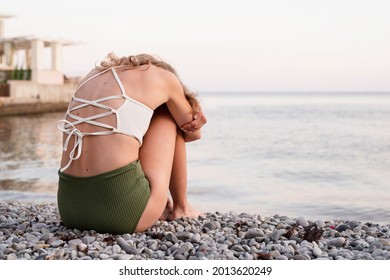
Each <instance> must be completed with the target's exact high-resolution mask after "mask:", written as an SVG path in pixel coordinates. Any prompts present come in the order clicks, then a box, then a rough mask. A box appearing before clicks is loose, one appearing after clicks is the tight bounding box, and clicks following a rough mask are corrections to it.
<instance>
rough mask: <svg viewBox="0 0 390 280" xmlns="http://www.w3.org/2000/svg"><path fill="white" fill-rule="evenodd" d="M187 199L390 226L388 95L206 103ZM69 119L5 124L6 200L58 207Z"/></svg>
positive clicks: (206, 99) (258, 96)
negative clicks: (59, 125)
mask: <svg viewBox="0 0 390 280" xmlns="http://www.w3.org/2000/svg"><path fill="white" fill-rule="evenodd" d="M200 96H201V99H202V103H203V107H204V111H205V113H206V115H207V117H208V123H207V125H206V126H204V129H203V138H202V139H201V140H200V141H197V142H194V143H189V144H188V146H187V147H188V164H189V167H188V169H189V187H188V188H189V198H190V201H191V202H192V204H194V205H195V206H197V207H198V208H199V209H200V210H203V211H208V212H215V211H221V212H228V211H234V212H237V213H241V212H247V213H253V214H261V215H262V216H269V215H274V214H280V215H287V216H291V217H297V216H305V217H306V218H309V219H339V218H340V219H351V220H360V221H371V222H376V223H386V224H388V223H390V93H272V94H271V93H240V92H236V93H202V94H201V95H200ZM62 117H63V113H51V114H42V115H28V116H13V117H0V199H1V200H8V199H10V200H21V201H22V200H23V201H37V202H38V201H55V199H56V190H57V186H56V183H57V170H58V167H59V158H60V154H61V133H60V132H59V131H57V129H56V126H55V122H56V121H57V120H58V119H60V118H62Z"/></svg>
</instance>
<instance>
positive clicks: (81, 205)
mask: <svg viewBox="0 0 390 280" xmlns="http://www.w3.org/2000/svg"><path fill="white" fill-rule="evenodd" d="M58 174H59V186H58V193H57V202H58V210H59V214H60V216H61V219H62V221H63V223H64V225H65V226H67V227H68V228H77V229H79V230H96V231H98V232H101V233H112V234H122V233H133V232H134V230H135V228H136V226H137V224H138V222H139V219H140V218H141V215H142V213H143V212H144V210H145V207H146V204H147V203H148V200H149V197H150V186H149V181H148V180H147V179H146V177H145V175H144V172H143V171H142V168H141V165H140V162H139V161H138V160H137V161H134V162H132V163H130V164H128V165H126V166H123V167H120V168H118V169H115V170H113V171H109V172H106V173H103V174H100V175H96V176H91V177H75V176H71V175H68V174H65V173H62V172H60V171H59V172H58Z"/></svg>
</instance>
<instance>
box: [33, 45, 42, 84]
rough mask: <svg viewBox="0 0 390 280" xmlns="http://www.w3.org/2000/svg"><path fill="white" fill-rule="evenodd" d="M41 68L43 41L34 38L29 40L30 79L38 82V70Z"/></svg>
mask: <svg viewBox="0 0 390 280" xmlns="http://www.w3.org/2000/svg"><path fill="white" fill-rule="evenodd" d="M42 68H43V41H42V40H39V39H35V40H33V41H32V42H31V80H32V81H34V82H38V80H39V78H38V76H39V71H40V70H42Z"/></svg>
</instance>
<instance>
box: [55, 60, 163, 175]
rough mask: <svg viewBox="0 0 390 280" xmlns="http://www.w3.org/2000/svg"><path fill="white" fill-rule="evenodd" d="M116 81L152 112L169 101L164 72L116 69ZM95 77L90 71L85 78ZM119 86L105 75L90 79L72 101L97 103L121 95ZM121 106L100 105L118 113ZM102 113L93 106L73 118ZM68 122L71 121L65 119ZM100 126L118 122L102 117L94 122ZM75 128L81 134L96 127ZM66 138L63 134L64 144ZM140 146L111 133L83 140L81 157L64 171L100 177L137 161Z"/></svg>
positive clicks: (65, 158) (151, 68)
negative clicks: (79, 100)
mask: <svg viewBox="0 0 390 280" xmlns="http://www.w3.org/2000/svg"><path fill="white" fill-rule="evenodd" d="M116 72H117V74H118V77H119V79H120V80H121V82H122V84H123V87H124V89H125V91H126V93H127V95H128V96H129V97H131V98H133V99H135V100H137V101H139V102H141V103H142V104H144V105H145V106H147V107H148V108H150V109H151V110H155V109H156V108H157V107H159V106H160V105H162V104H163V103H165V102H167V101H168V100H169V92H168V91H169V90H168V88H169V87H167V85H166V79H165V77H163V76H164V75H166V73H164V72H166V71H164V70H162V69H159V68H157V67H154V66H141V67H137V68H133V69H125V68H124V67H118V68H116ZM96 73H99V71H98V70H93V71H91V73H90V74H88V75H87V76H86V79H87V78H88V77H90V76H92V75H94V74H96ZM120 91H121V89H120V86H119V85H118V83H117V81H116V80H115V79H114V77H113V74H112V73H111V72H110V71H108V72H106V73H104V74H102V75H99V76H98V77H96V78H94V79H91V80H90V81H88V82H87V83H85V84H84V85H83V86H82V87H81V88H80V89H79V90H78V91H77V93H76V94H75V97H78V98H82V99H86V100H98V99H101V98H104V97H107V96H111V95H115V94H120ZM123 103H124V100H123V99H113V100H106V101H103V102H101V104H103V105H107V106H109V107H111V108H113V109H114V110H115V109H118V108H120V107H121V106H122V104H123ZM78 105H80V103H79V102H77V101H74V100H73V101H72V102H71V103H70V105H69V108H74V107H76V106H78ZM103 112H104V109H101V108H99V107H95V106H85V107H82V108H80V109H76V110H74V111H73V112H72V114H74V115H76V116H78V117H81V118H86V117H88V116H93V115H99V114H101V113H103ZM67 120H68V121H71V120H70V119H69V117H67ZM95 121H98V122H100V123H103V124H107V125H110V126H113V127H116V126H117V119H116V116H115V115H114V114H112V115H109V116H104V117H101V118H99V119H96V120H95ZM75 127H76V128H77V129H78V130H80V131H83V132H86V133H88V132H92V131H96V127H95V126H93V125H91V124H89V123H80V124H77V125H75ZM99 130H101V131H104V130H107V129H105V128H99ZM66 138H67V135H66V134H64V141H65V140H66ZM74 142H75V137H73V138H71V139H70V141H69V143H68V146H69V147H73V145H74ZM139 149H140V143H139V141H138V140H137V139H136V138H134V137H129V136H128V135H123V134H120V133H114V134H109V135H102V136H86V137H83V139H82V150H81V154H80V157H79V158H78V159H77V160H74V161H73V162H72V164H71V165H70V166H69V168H67V169H66V173H67V174H70V175H73V176H79V177H87V176H94V175H97V174H101V173H104V172H107V171H110V170H113V169H116V168H119V167H121V166H124V165H126V164H128V163H130V162H133V161H134V160H136V159H138V157H139ZM70 153H71V149H67V150H66V151H64V152H63V155H62V160H61V166H64V165H66V163H67V161H68V159H69V156H70Z"/></svg>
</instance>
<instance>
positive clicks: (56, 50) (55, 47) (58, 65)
mask: <svg viewBox="0 0 390 280" xmlns="http://www.w3.org/2000/svg"><path fill="white" fill-rule="evenodd" d="M51 69H52V70H54V71H58V72H61V71H62V44H61V43H59V42H53V43H51Z"/></svg>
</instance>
